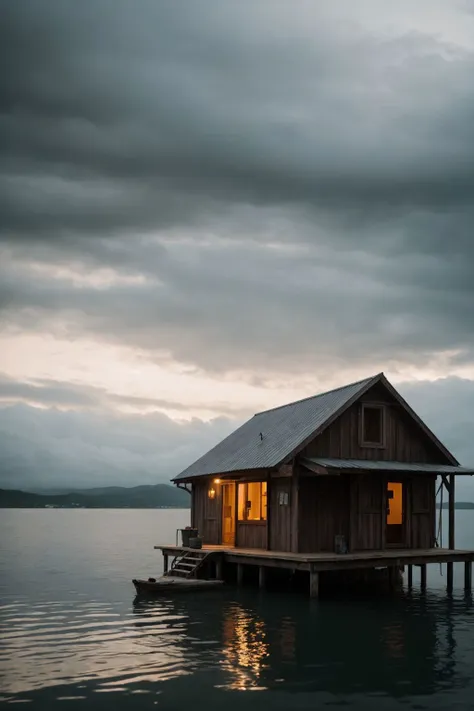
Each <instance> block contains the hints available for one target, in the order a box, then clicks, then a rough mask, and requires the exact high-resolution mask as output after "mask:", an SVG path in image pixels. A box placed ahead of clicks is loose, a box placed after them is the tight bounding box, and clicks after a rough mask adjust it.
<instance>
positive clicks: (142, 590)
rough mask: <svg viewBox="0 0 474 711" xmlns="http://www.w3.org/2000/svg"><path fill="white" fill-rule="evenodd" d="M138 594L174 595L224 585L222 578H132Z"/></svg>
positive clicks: (213, 588) (214, 588)
mask: <svg viewBox="0 0 474 711" xmlns="http://www.w3.org/2000/svg"><path fill="white" fill-rule="evenodd" d="M132 582H133V584H134V586H135V590H136V591H137V594H138V595H174V594H180V595H181V594H182V593H188V592H200V591H205V590H216V589H219V588H221V587H222V585H223V581H222V580H196V579H190V578H172V577H167V576H163V577H161V578H158V580H153V579H151V580H137V579H134V580H132Z"/></svg>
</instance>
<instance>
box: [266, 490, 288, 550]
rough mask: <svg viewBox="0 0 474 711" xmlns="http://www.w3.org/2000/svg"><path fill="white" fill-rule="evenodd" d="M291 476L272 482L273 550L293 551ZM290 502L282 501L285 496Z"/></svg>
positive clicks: (271, 545) (270, 540) (271, 528)
mask: <svg viewBox="0 0 474 711" xmlns="http://www.w3.org/2000/svg"><path fill="white" fill-rule="evenodd" d="M291 486H292V480H291V478H290V477H285V478H282V479H272V480H271V482H270V498H269V501H270V509H271V510H270V516H269V548H270V550H272V551H291V549H292V548H291V513H292V497H291ZM282 497H283V498H284V499H285V500H286V498H285V497H287V500H288V503H287V504H286V503H282V501H283V498H282Z"/></svg>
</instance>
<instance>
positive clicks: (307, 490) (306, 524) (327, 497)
mask: <svg viewBox="0 0 474 711" xmlns="http://www.w3.org/2000/svg"><path fill="white" fill-rule="evenodd" d="M299 521H300V525H299V536H298V549H299V552H301V553H318V552H321V551H328V552H329V551H334V545H335V536H336V535H339V534H341V535H343V536H345V537H346V540H347V539H348V537H349V479H348V478H345V477H304V476H302V477H300V481H299Z"/></svg>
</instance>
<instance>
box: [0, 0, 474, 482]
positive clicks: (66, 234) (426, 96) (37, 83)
mask: <svg viewBox="0 0 474 711" xmlns="http://www.w3.org/2000/svg"><path fill="white" fill-rule="evenodd" d="M406 7H407V11H406V12H404V11H400V17H401V18H402V20H403V25H400V29H397V23H396V22H395V23H392V24H391V26H390V27H388V28H383V29H382V24H383V23H382V20H381V21H380V22H379V23H378V24H377V23H376V22H373V19H374V18H377V17H380V18H381V17H382V14H383V13H384V12H385V10H387V11H391V4H388V3H387V4H386V5H385V6H383V4H382V5H381V4H380V2H379V0H374V2H373V3H372V4H371V3H370V2H369V0H367V1H366V2H361V3H359V4H357V6H355V5H354V6H353V5H352V4H351V5H347V15H345V14H344V13H343V12H342V11H341V10H340V8H339V9H338V8H336V7H335V4H334V3H332V2H323V1H321V2H318V3H313V2H302V3H301V8H300V12H295V9H294V3H293V2H291V1H290V0H288V2H278V3H275V2H273V1H270V0H268V1H267V0H258V1H257V2H255V1H253V2H245V1H244V2H240V3H235V2H226V1H225V0H224V1H223V0H193V2H192V3H188V4H187V5H186V8H184V7H183V6H182V4H181V3H177V2H174V1H171V0H170V1H167V0H162V1H160V2H156V1H155V0H137V2H134V3H131V2H128V0H115V1H114V2H111V1H110V0H94V1H93V2H92V0H91V1H90V2H89V1H87V0H86V1H83V2H80V3H78V2H75V1H73V0H43V2H41V3H40V4H38V3H33V4H32V3H28V5H26V3H25V2H23V1H22V0H4V2H2V3H1V5H0V46H1V47H2V59H3V62H2V64H3V66H4V67H7V71H3V72H2V73H1V77H0V131H1V135H2V138H3V140H2V141H1V144H0V215H1V219H0V326H1V328H2V333H3V334H6V335H8V334H12V335H15V334H19V333H43V334H44V333H47V334H49V335H53V336H54V335H58V336H60V337H61V338H67V339H70V340H76V339H78V340H80V339H82V338H92V339H95V340H96V341H107V342H109V343H114V344H125V345H128V346H132V347H134V348H138V349H140V351H141V352H143V353H144V354H145V356H144V357H146V358H148V359H150V360H154V359H155V360H159V359H162V358H168V359H170V358H171V359H174V360H175V361H178V362H180V363H182V364H183V363H184V364H186V366H187V367H191V368H194V369H196V370H197V371H199V370H201V371H207V372H212V373H213V374H216V373H217V374H218V375H219V377H226V374H227V372H228V371H231V370H239V371H244V372H245V375H242V378H243V377H245V378H246V379H247V381H248V382H251V383H255V382H258V383H259V385H262V384H263V385H268V386H270V385H271V386H272V387H275V383H281V382H283V381H284V380H285V378H286V379H287V380H291V379H292V378H297V377H300V376H302V375H305V376H307V374H308V373H310V374H311V373H312V374H314V375H317V376H318V377H319V378H320V379H321V380H323V379H324V374H325V373H328V372H330V373H331V377H334V373H335V372H338V373H340V374H341V381H342V380H344V379H345V375H344V373H345V371H346V370H347V369H350V368H352V369H357V370H363V371H364V373H363V374H366V373H371V372H373V371H376V370H381V369H383V370H388V371H390V372H392V373H393V372H396V371H397V368H401V367H402V366H403V365H406V364H411V365H414V366H417V367H423V366H425V365H427V364H428V363H430V362H431V361H432V360H433V359H435V358H436V357H437V356H439V354H442V353H444V352H448V351H449V353H450V354H451V355H450V356H449V358H448V360H447V362H448V363H451V364H457V365H459V364H461V363H462V364H464V365H472V363H473V362H474V336H473V334H474V316H473V313H474V310H473V308H472V304H473V303H474V286H473V284H474V280H473V279H472V273H473V269H474V242H473V240H472V225H473V224H474V199H473V196H474V94H473V92H472V76H473V75H474V42H473V41H472V39H471V40H470V42H464V44H463V45H461V44H460V43H458V42H457V41H456V39H455V38H454V39H453V38H450V37H448V35H449V32H448V33H447V34H445V33H443V32H442V30H443V29H444V28H443V27H441V26H439V27H438V28H437V29H433V25H432V24H431V21H430V18H429V17H428V16H423V15H421V14H420V13H419V12H418V10H417V8H415V7H414V6H412V5H409V4H407V6H406ZM437 7H438V11H439V12H441V13H446V18H447V22H446V25H447V26H448V25H450V26H451V27H453V26H456V25H458V26H459V27H465V28H466V32H465V35H464V36H465V37H469V36H471V37H474V19H473V16H472V12H471V11H472V7H471V5H470V4H468V3H454V2H453V3H449V2H446V3H442V4H441V3H440V4H439V5H437ZM384 16H385V15H384ZM411 17H413V23H412V24H411V21H410V18H411ZM448 20H449V22H448ZM387 23H388V24H390V21H389V20H387ZM471 26H472V33H470V32H469V27H471ZM61 270H62V272H61ZM65 270H66V271H65ZM104 270H105V271H106V272H107V274H108V276H107V274H106V275H105V276H104V275H103V274H102V273H103V272H104ZM109 272H111V273H112V276H110V274H109ZM71 274H72V275H71ZM78 274H79V275H81V276H80V277H78V276H77V275H78ZM101 274H102V276H103V281H101V280H100V278H99V277H100V275H101ZM74 275H75V276H74ZM93 277H94V278H95V280H94V278H93ZM109 277H110V278H109ZM1 360H2V354H0V367H1ZM447 387H448V390H449V392H456V393H457V389H456V388H457V386H455V385H452V384H448V386H447ZM466 387H467V386H466ZM450 388H451V390H450ZM0 392H1V393H3V396H2V397H3V400H4V401H9V400H8V398H10V399H11V401H13V400H21V401H23V402H25V403H35V404H37V405H41V406H42V407H44V406H49V407H51V408H53V407H57V408H64V407H67V408H75V409H77V410H78V413H77V417H78V418H79V419H78V420H73V418H74V417H75V415H74V413H71V412H69V413H63V412H60V411H57V412H55V413H54V418H55V420H54V426H56V425H57V426H59V424H58V423H59V422H60V421H61V418H62V417H64V418H66V419H68V421H70V422H72V421H74V422H76V424H77V427H78V428H79V430H80V429H81V428H82V427H83V421H82V420H81V419H80V418H81V417H84V418H85V417H86V414H87V413H86V412H85V411H87V412H89V414H90V413H91V412H92V411H94V417H97V418H99V417H103V418H106V415H105V414H103V413H105V412H107V413H109V414H108V415H107V417H109V416H110V408H112V407H113V405H114V404H115V405H116V406H119V407H125V406H127V405H128V406H130V407H134V406H136V407H137V408H138V407H148V406H149V405H150V403H152V404H151V407H152V408H156V409H157V410H163V409H165V410H166V409H167V406H168V404H167V402H166V401H164V400H162V399H160V398H159V394H157V393H154V394H153V396H152V397H151V398H150V401H148V400H147V402H141V399H140V398H134V396H133V395H130V397H128V396H118V395H114V394H112V393H109V392H108V391H106V390H105V389H101V388H93V387H90V386H83V385H80V384H75V383H70V384H65V383H63V382H54V381H53V380H51V379H50V380H43V381H40V380H31V379H27V378H24V379H22V380H18V381H16V382H13V381H7V380H5V379H4V380H3V381H1V382H0ZM426 397H428V395H426ZM460 397H461V396H460ZM114 398H115V400H114ZM422 403H423V398H422V399H421V404H422ZM218 405H219V408H220V409H219V411H220V412H222V413H223V414H229V415H231V416H234V414H236V415H237V414H238V415H239V416H240V413H236V412H235V410H234V409H233V407H232V404H228V403H218ZM182 407H184V408H185V407H186V403H183V404H182ZM466 407H467V406H466ZM177 408H178V409H179V405H177V404H176V403H174V409H177ZM453 408H454V404H453ZM4 412H6V410H5V411H4ZM9 412H10V410H9ZM13 412H17V411H16V410H15V409H14V410H13ZM18 412H19V413H21V415H22V416H25V417H30V416H31V417H32V416H33V415H32V413H33V414H34V416H35V417H38V418H46V419H47V418H48V417H49V415H48V413H46V412H45V411H43V410H31V409H29V408H26V407H24V408H21V409H20V410H18ZM428 414H429V413H428ZM51 417H53V415H51ZM150 417H152V416H150ZM157 417H158V415H157ZM46 419H43V420H42V421H43V422H45V421H46ZM130 421H131V420H130ZM137 422H138V420H137ZM143 422H145V420H141V419H140V423H143ZM453 422H458V420H457V419H456V418H454V420H453ZM104 423H105V420H104ZM440 424H442V423H441V421H440ZM136 426H137V428H138V427H139V426H141V425H139V424H137V425H136ZM202 426H203V427H204V425H202ZM48 427H51V428H52V427H53V421H52V420H51V422H50V423H49V424H48ZM173 427H174V425H173ZM98 428H99V431H101V432H102V433H104V436H105V432H106V430H107V428H108V424H103V426H98ZM46 429H47V428H46ZM18 431H21V427H19V428H18V430H17V433H13V432H10V434H9V438H10V439H9V442H10V443H11V442H12V441H13V439H12V438H18V437H20V435H18ZM31 431H33V430H31ZM206 431H207V430H206ZM176 432H179V433H182V432H183V430H182V429H178V430H176ZM197 432H198V434H196V437H199V436H201V435H200V434H199V433H200V430H199V428H198V430H197ZM456 432H457V434H456V433H455V432H453V433H452V434H449V433H448V434H449V437H452V438H453V441H456V443H457V445H456V446H459V447H460V449H461V450H462V447H463V446H464V445H463V442H465V443H467V442H468V441H469V439H470V436H469V434H468V432H467V429H466V426H465V425H462V426H460V429H459V431H458V430H456ZM459 433H462V434H459ZM114 435H117V431H116V430H114ZM456 437H457V439H456ZM51 438H52V439H51ZM51 438H50V439H48V438H46V439H45V442H44V443H43V444H41V443H37V445H35V446H37V448H39V449H38V451H36V450H35V452H36V453H34V454H32V459H31V461H35V460H36V461H39V459H38V457H39V456H40V455H39V454H38V452H39V451H40V450H41V452H43V453H44V452H54V451H56V449H55V447H56V442H55V439H54V434H52V435H51ZM150 441H151V440H150ZM196 441H197V440H196ZM203 441H204V440H203ZM76 444H77V446H78V448H79V449H78V451H82V448H83V444H81V443H80V442H79V443H76ZM466 446H467V447H468V448H467V449H466V453H467V454H468V453H469V446H468V445H466ZM8 447H10V448H8ZM15 447H18V448H19V449H22V450H24V451H25V452H26V451H27V450H28V447H27V446H26V445H25V442H24V440H23V439H22V440H21V442H20V441H17V444H16V445H15ZM15 447H12V446H10V445H8V446H6V449H5V451H10V452H13V450H14V449H15ZM196 449H198V447H197V445H196ZM188 454H190V453H189V452H188ZM41 456H43V455H41ZM44 456H46V454H44ZM48 456H49V455H48ZM55 456H56V455H55ZM62 456H63V454H61V456H59V455H58V457H59V459H57V461H59V462H60V465H59V466H58V467H56V469H55V471H59V470H60V469H61V468H63V467H64V466H65V464H66V460H67V458H66V459H61V457H62ZM64 456H65V455H64ZM87 456H89V455H87ZM87 456H86V457H85V459H86V460H87ZM90 456H91V460H90V461H91V462H93V461H95V459H94V457H95V454H94V455H92V454H91V455H90ZM163 456H165V455H164V454H163ZM111 457H112V459H111V461H114V462H115V461H116V459H114V457H116V454H113V455H111ZM45 461H46V460H45ZM67 461H68V462H69V460H67ZM87 461H89V460H87ZM124 461H126V462H128V461H129V460H128V459H127V457H126V456H125V458H124ZM185 463H187V462H185ZM50 464H51V462H50ZM69 464H71V462H69ZM25 466H26V465H25ZM71 466H72V464H71ZM114 466H115V464H114ZM154 466H155V462H154V461H153V466H148V464H147V465H146V466H144V469H143V471H146V472H147V473H146V475H144V476H145V479H146V480H147V481H148V478H147V477H148V476H150V478H152V477H151V472H152V471H154V469H153V467H154ZM26 469H27V467H26ZM26 469H25V471H26ZM45 469H47V467H46V465H45ZM93 469H94V467H93V466H92V464H91V466H90V467H88V470H90V471H92V470H93ZM119 470H120V471H122V470H121V469H120V467H119V469H117V471H119ZM74 471H78V470H74ZM111 471H112V470H111ZM114 471H115V470H114ZM160 471H162V470H161V469H160ZM117 476H118V475H117ZM120 476H121V474H120Z"/></svg>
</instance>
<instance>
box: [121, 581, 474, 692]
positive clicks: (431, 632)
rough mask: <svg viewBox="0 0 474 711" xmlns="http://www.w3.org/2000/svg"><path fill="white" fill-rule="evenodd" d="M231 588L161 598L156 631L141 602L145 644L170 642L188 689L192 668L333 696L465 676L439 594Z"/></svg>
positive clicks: (405, 688)
mask: <svg viewBox="0 0 474 711" xmlns="http://www.w3.org/2000/svg"><path fill="white" fill-rule="evenodd" d="M231 594H232V597H231V598H229V597H227V594H224V595H223V596H220V595H217V596H215V597H214V596H213V598H212V601H211V600H210V599H209V598H207V599H206V600H204V598H202V599H198V598H196V599H194V600H191V599H186V600H184V599H183V600H180V601H178V600H176V601H171V600H170V601H167V602H166V603H164V602H161V603H158V602H157V603H156V625H157V632H156V633H155V634H154V632H153V622H152V620H153V613H151V610H150V608H148V610H147V613H148V614H146V617H147V620H146V626H140V629H141V630H142V632H143V633H144V635H146V636H147V638H148V639H147V644H150V646H153V647H154V648H155V650H157V647H156V645H157V643H158V649H159V651H160V652H161V653H163V652H165V651H166V646H167V645H169V649H170V655H171V656H172V657H173V661H174V664H173V665H171V667H172V668H174V670H175V673H176V676H177V677H178V676H179V675H180V674H182V673H183V671H184V670H186V671H185V673H188V674H189V673H190V674H191V675H190V676H189V677H188V682H187V684H188V690H189V688H190V687H192V685H193V677H194V676H195V677H196V682H195V683H196V684H199V677H200V675H202V674H204V675H207V674H209V673H210V671H211V670H212V672H211V675H212V680H211V679H210V683H211V685H212V688H214V689H216V690H218V689H226V690H229V689H232V690H260V689H272V690H276V689H277V688H278V689H279V690H280V691H281V692H287V693H288V692H290V693H299V692H305V693H308V692H309V693H319V692H324V693H325V694H327V693H329V694H333V695H334V696H337V697H338V698H344V697H351V696H352V695H353V694H362V695H365V694H380V693H382V694H388V695H390V696H392V697H393V698H403V697H413V696H430V695H433V694H436V693H438V692H439V691H446V690H448V689H450V688H454V687H457V688H464V687H467V686H468V685H469V683H470V671H469V669H468V670H466V668H465V664H464V663H463V660H464V659H466V658H467V657H468V656H469V649H466V650H464V652H463V649H462V648H461V647H462V640H463V638H462V635H461V637H460V636H459V633H458V632H457V631H456V624H455V620H456V618H457V615H458V614H459V610H457V609H456V607H455V605H451V604H450V603H447V601H446V599H445V598H444V596H443V598H442V602H441V601H440V599H438V598H436V597H435V596H433V598H426V599H423V598H422V597H421V598H419V597H415V596H404V595H401V596H400V597H398V598H396V599H394V598H393V597H392V598H390V599H385V600H384V599H383V598H382V599H380V600H377V601H374V600H370V601H369V600H366V601H364V600H361V601H360V602H358V603H354V601H350V600H348V601H347V604H341V601H340V600H339V601H338V602H334V603H331V602H330V601H328V602H327V603H323V604H317V605H316V606H314V605H311V602H310V601H309V600H307V599H306V598H302V597H300V596H298V595H294V596H285V599H284V604H283V602H282V597H281V596H277V595H275V596H274V595H272V594H268V595H263V596H262V595H255V594H253V593H251V594H249V595H247V594H246V593H245V591H241V593H240V594H239V598H238V599H237V600H236V598H235V596H234V592H232V593H231ZM135 611H136V612H137V613H139V609H136V610H135ZM415 611H416V614H414V612H415ZM164 619H166V620H167V634H166V635H163V630H162V629H161V627H160V625H161V624H162V622H163V620H164ZM170 623H171V627H170ZM173 628H174V630H175V633H173V632H172V629H173ZM460 643H461V644H460ZM178 660H181V662H180V661H178ZM157 663H158V659H157ZM161 664H162V660H161ZM180 665H182V668H181V666H180ZM149 671H150V670H149ZM161 671H162V670H161ZM171 676H172V674H169V676H168V679H169V682H167V683H171V684H172V685H173V680H172V679H171ZM201 678H202V677H201ZM176 681H177V679H176Z"/></svg>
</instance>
